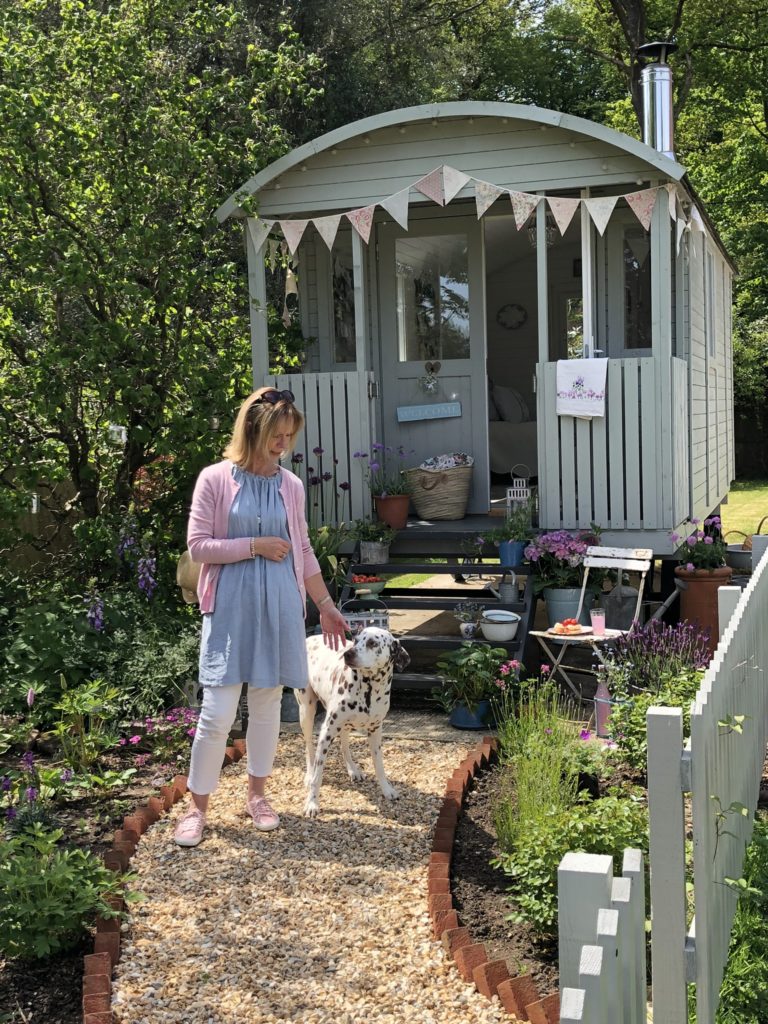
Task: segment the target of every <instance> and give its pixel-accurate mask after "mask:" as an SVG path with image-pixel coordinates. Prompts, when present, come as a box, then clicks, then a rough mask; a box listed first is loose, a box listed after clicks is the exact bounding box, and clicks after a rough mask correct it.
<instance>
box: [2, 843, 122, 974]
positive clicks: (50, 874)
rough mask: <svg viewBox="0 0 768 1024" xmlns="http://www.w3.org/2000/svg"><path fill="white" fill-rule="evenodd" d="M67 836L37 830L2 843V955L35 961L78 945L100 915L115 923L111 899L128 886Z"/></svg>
mask: <svg viewBox="0 0 768 1024" xmlns="http://www.w3.org/2000/svg"><path fill="white" fill-rule="evenodd" d="M62 836H63V832H62V831H61V830H60V829H57V830H55V831H53V832H48V831H46V830H45V829H44V828H43V827H42V826H41V825H39V824H37V825H33V826H30V827H29V828H27V829H26V830H25V831H24V832H22V833H20V834H19V835H16V836H12V837H11V838H9V839H4V840H0V953H2V955H3V956H5V957H8V958H11V959H13V958H17V957H18V958H24V959H35V958H40V957H45V956H49V955H50V954H51V953H56V952H57V951H58V950H61V949H67V948H69V947H70V946H72V945H74V944H75V943H76V942H77V941H78V939H79V938H80V936H81V934H82V933H83V931H84V929H85V927H86V926H87V924H88V923H89V922H90V921H91V920H92V918H93V917H94V915H96V914H100V915H101V916H103V917H114V916H115V912H114V911H113V910H112V908H111V907H110V906H109V904H108V903H106V897H108V896H114V895H118V894H119V893H120V891H121V884H122V880H121V879H120V878H119V876H117V875H116V874H115V872H113V871H110V870H108V869H107V868H105V867H104V865H103V864H102V863H101V861H100V860H99V859H98V858H97V857H96V856H94V855H93V854H91V853H90V852H88V851H85V850H77V849H68V848H66V847H62V846H60V845H59V843H60V840H61V838H62Z"/></svg>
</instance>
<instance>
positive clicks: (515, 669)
mask: <svg viewBox="0 0 768 1024" xmlns="http://www.w3.org/2000/svg"><path fill="white" fill-rule="evenodd" d="M509 664H510V667H511V668H512V671H513V672H519V671H520V669H521V668H522V662H520V661H518V660H517V658H513V659H512V661H510V663H509Z"/></svg>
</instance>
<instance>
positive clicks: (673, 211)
mask: <svg viewBox="0 0 768 1024" xmlns="http://www.w3.org/2000/svg"><path fill="white" fill-rule="evenodd" d="M666 189H667V192H668V193H669V217H670V220H677V185H676V184H675V183H674V181H668V182H667V184H666Z"/></svg>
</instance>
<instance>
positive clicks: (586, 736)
mask: <svg viewBox="0 0 768 1024" xmlns="http://www.w3.org/2000/svg"><path fill="white" fill-rule="evenodd" d="M579 739H580V740H591V739H592V733H591V732H590V731H589V729H582V730H581V732H580V733H579Z"/></svg>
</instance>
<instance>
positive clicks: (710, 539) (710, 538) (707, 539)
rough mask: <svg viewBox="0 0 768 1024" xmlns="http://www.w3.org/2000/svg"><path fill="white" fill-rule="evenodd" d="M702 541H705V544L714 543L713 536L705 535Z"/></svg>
mask: <svg viewBox="0 0 768 1024" xmlns="http://www.w3.org/2000/svg"><path fill="white" fill-rule="evenodd" d="M704 543H705V544H714V543H715V541H714V538H713V537H705V538H704Z"/></svg>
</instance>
